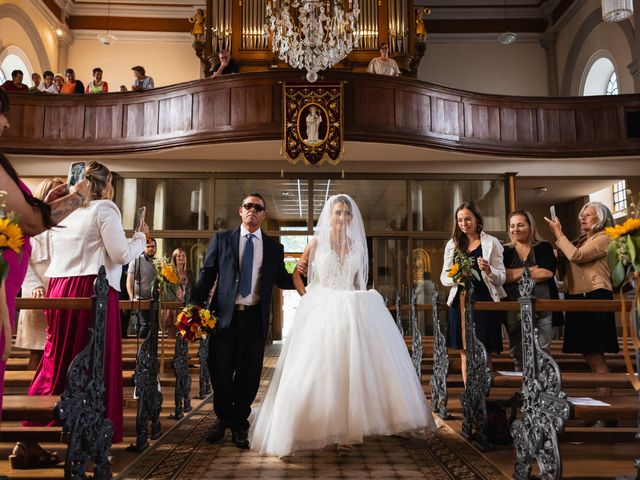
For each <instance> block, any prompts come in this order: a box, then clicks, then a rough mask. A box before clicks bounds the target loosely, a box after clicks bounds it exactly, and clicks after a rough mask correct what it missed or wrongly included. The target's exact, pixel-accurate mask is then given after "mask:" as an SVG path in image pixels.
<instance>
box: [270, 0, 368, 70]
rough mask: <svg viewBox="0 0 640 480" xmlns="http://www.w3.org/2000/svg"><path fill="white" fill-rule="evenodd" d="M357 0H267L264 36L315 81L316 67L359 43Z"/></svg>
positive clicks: (322, 66) (283, 57)
mask: <svg viewBox="0 0 640 480" xmlns="http://www.w3.org/2000/svg"><path fill="white" fill-rule="evenodd" d="M359 14H360V7H359V5H358V0H274V4H273V6H272V4H271V2H269V3H267V17H266V20H267V23H266V24H265V25H264V32H265V36H268V35H269V33H272V34H273V40H272V42H273V51H274V52H276V53H277V54H278V58H280V60H283V61H285V62H287V63H288V64H289V65H291V66H292V67H294V68H300V69H304V70H306V71H307V80H308V81H309V82H315V81H316V80H317V79H318V71H320V70H325V69H327V68H330V67H331V66H333V65H335V64H336V63H338V62H339V61H340V60H342V59H343V58H344V57H346V56H347V55H348V54H349V52H351V50H353V49H354V48H355V47H357V46H358V31H357V30H356V28H357V22H358V15H359Z"/></svg>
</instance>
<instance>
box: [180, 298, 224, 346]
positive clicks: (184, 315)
mask: <svg viewBox="0 0 640 480" xmlns="http://www.w3.org/2000/svg"><path fill="white" fill-rule="evenodd" d="M216 323H218V317H216V316H214V315H213V314H212V313H211V312H210V311H209V310H207V309H205V308H202V307H198V306H196V305H187V306H186V307H184V308H183V309H182V310H181V311H180V313H179V314H178V316H177V318H176V321H175V325H176V327H177V329H178V332H180V335H182V338H183V339H184V340H186V341H187V342H194V341H196V340H200V339H201V338H206V337H207V336H208V335H211V334H212V333H213V329H214V328H215V327H216Z"/></svg>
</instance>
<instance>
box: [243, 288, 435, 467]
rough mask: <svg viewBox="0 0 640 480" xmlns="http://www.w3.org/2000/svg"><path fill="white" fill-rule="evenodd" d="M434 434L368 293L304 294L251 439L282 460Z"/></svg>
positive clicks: (390, 331)
mask: <svg viewBox="0 0 640 480" xmlns="http://www.w3.org/2000/svg"><path fill="white" fill-rule="evenodd" d="M431 428H435V424H434V421H433V416H432V414H431V410H430V408H429V406H428V404H427V402H426V399H425V396H424V393H423V390H422V386H421V385H420V381H419V380H418V377H417V375H416V373H415V370H414V369H413V364H412V363H411V358H410V356H409V353H408V350H407V347H406V345H405V342H404V339H403V338H402V337H401V336H400V334H399V332H398V329H397V327H396V325H395V322H394V321H393V318H392V317H391V315H390V314H389V311H388V309H387V308H386V306H385V305H384V302H383V299H382V297H381V296H380V294H379V293H378V292H376V291H375V290H369V291H345V290H334V289H331V288H326V287H315V288H312V289H309V291H308V292H307V294H306V295H305V296H304V297H302V299H301V301H300V305H299V307H298V310H297V312H296V317H295V321H294V324H293V326H292V328H291V330H290V335H289V338H288V339H287V341H286V342H285V345H284V347H283V349H282V353H281V355H280V358H279V360H278V363H277V366H276V369H275V372H274V375H273V379H272V381H271V384H270V386H269V389H268V391H267V393H266V395H265V398H264V399H263V401H262V403H261V405H260V407H259V408H258V410H257V415H256V418H255V420H254V422H253V426H252V428H251V431H250V441H251V448H252V449H253V450H257V451H260V452H262V453H267V454H272V455H278V456H286V455H290V454H292V453H294V452H296V451H299V450H307V449H317V448H321V447H324V446H326V445H330V444H334V443H337V444H355V443H361V442H362V441H363V438H364V437H365V436H370V435H391V434H396V433H409V432H415V433H424V432H426V430H428V429H431Z"/></svg>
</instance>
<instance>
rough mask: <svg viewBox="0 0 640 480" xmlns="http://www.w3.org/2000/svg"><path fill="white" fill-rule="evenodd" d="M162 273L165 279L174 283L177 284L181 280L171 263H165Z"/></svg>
mask: <svg viewBox="0 0 640 480" xmlns="http://www.w3.org/2000/svg"><path fill="white" fill-rule="evenodd" d="M160 275H162V276H163V277H164V279H165V280H166V281H167V282H169V283H170V284H172V285H177V284H178V282H179V280H178V275H177V274H176V271H175V270H174V268H173V267H172V266H171V265H164V266H163V267H162V270H161V271H160Z"/></svg>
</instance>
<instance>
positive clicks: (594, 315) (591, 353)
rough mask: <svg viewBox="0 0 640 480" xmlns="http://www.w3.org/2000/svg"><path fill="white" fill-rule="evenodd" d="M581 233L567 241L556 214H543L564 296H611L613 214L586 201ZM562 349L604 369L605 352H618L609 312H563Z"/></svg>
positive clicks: (604, 391) (595, 368)
mask: <svg viewBox="0 0 640 480" xmlns="http://www.w3.org/2000/svg"><path fill="white" fill-rule="evenodd" d="M578 219H579V220H580V230H581V232H582V235H581V236H580V238H578V239H577V240H575V241H573V242H571V241H569V239H567V237H566V236H565V235H564V233H562V225H561V224H560V221H559V220H558V219H557V218H552V219H549V218H546V217H545V220H546V221H547V223H548V224H549V227H550V228H551V231H552V232H553V234H554V235H555V237H556V239H557V240H556V247H558V250H559V251H560V253H561V254H562V255H560V256H559V260H560V267H561V268H560V270H561V278H562V274H563V273H564V282H565V285H566V288H567V290H568V295H565V298H566V299H567V300H611V299H613V288H612V286H611V271H610V270H609V265H608V263H607V247H608V246H609V236H608V235H607V234H606V233H605V232H604V229H605V227H610V226H613V216H612V215H611V212H610V211H609V209H608V208H607V207H606V206H605V205H603V204H602V203H600V202H589V203H587V204H586V205H585V206H584V207H582V210H580V214H579V215H578ZM562 351H563V352H564V353H581V354H583V355H584V358H585V360H586V361H587V364H588V365H589V368H590V369H591V371H592V372H597V373H607V372H608V371H609V366H608V365H607V360H606V358H605V356H604V354H605V353H618V351H619V347H618V335H617V332H616V320H615V316H614V314H613V312H566V315H565V328H564V345H563V346H562ZM598 391H599V393H600V394H601V395H605V396H609V395H611V389H610V388H599V389H598Z"/></svg>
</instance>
